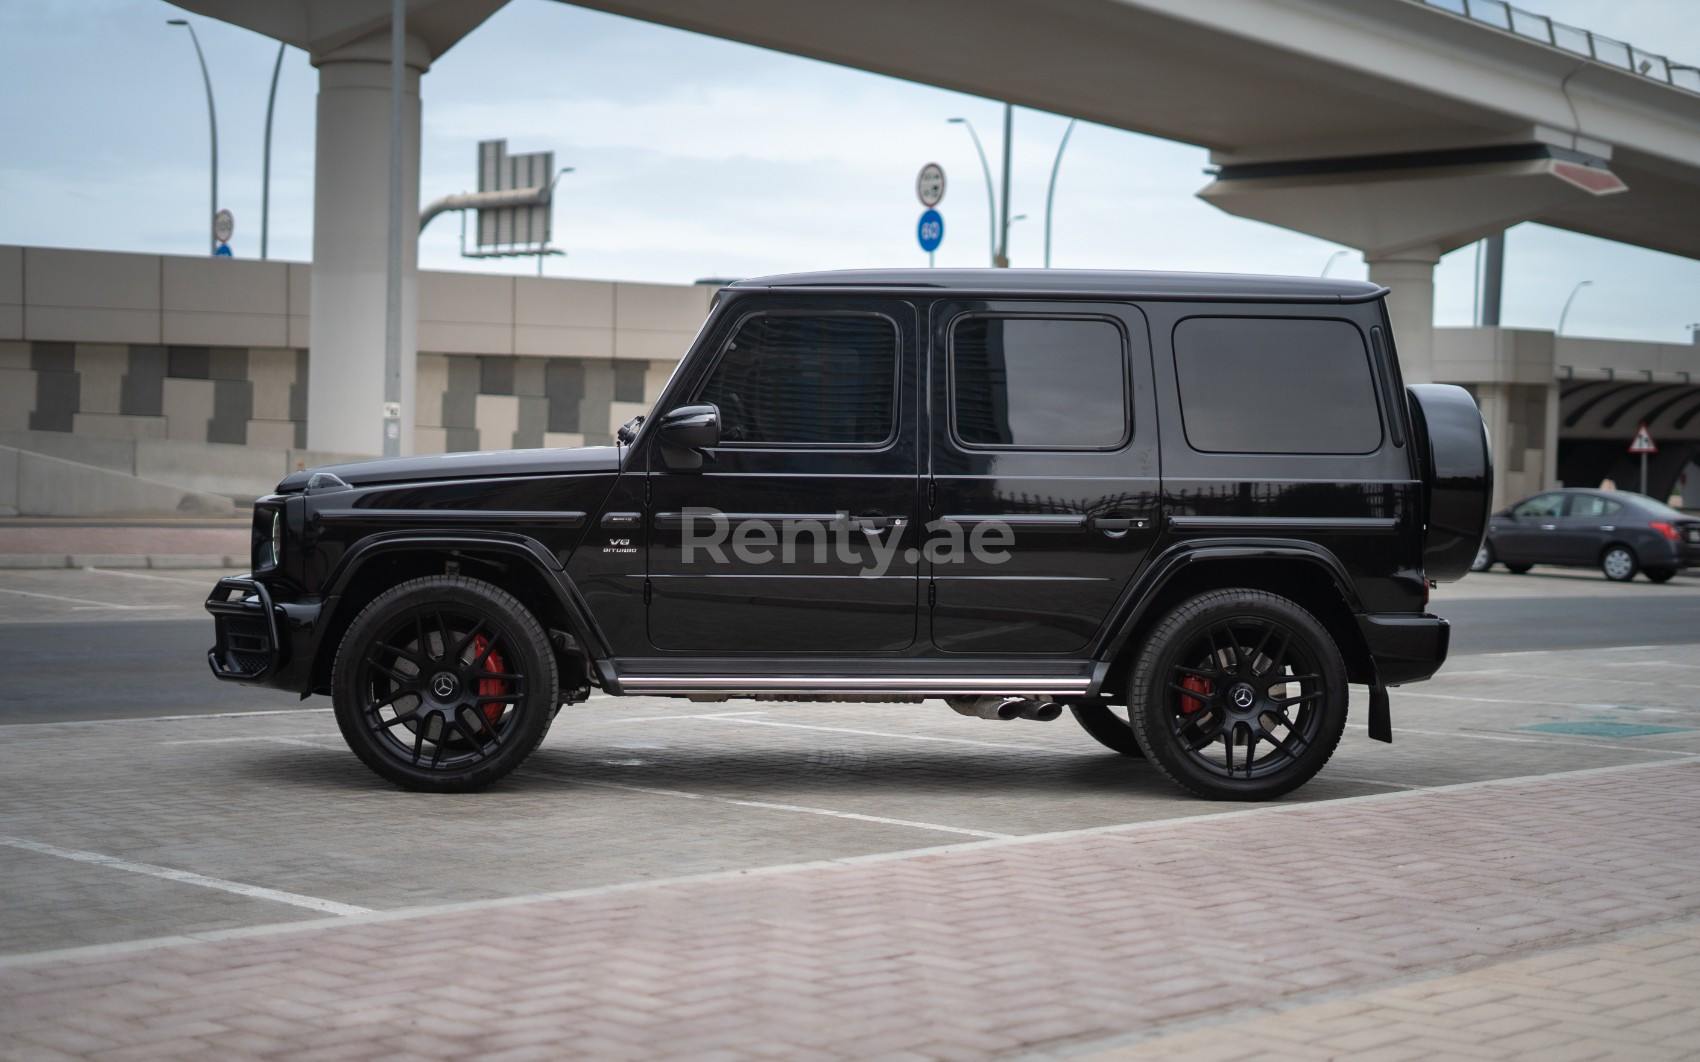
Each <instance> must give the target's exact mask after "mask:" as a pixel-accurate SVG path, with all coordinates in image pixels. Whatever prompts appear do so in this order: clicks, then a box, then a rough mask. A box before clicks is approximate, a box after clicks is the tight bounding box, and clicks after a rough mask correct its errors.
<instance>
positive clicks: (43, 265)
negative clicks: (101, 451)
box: [0, 246, 714, 479]
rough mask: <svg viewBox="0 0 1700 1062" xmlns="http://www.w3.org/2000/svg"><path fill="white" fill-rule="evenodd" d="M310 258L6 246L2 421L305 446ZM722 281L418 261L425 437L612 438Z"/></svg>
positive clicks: (512, 440)
mask: <svg viewBox="0 0 1700 1062" xmlns="http://www.w3.org/2000/svg"><path fill="white" fill-rule="evenodd" d="M308 272H309V270H308V267H307V266H306V265H305V264H302V263H295V262H256V261H247V260H238V259H227V258H216V259H215V258H199V257H178V256H170V255H139V254H121V253H116V252H108V251H79V250H67V249H61V248H40V247H14V246H0V432H7V431H37V432H57V433H65V434H71V435H76V436H85V437H91V438H94V437H98V438H110V439H129V440H160V441H172V442H200V443H206V442H211V443H227V444H234V445H239V446H244V445H245V446H255V447H264V448H267V449H270V450H276V451H282V450H285V449H292V448H293V449H299V448H302V447H304V446H305V445H306V417H307V394H308V382H309V381H308V356H307V350H306V345H307V336H308V324H309V321H310V314H311V307H310V305H309V288H308ZM713 293H714V289H713V288H712V287H709V286H700V285H665V284H637V283H616V282H609V281H590V280H563V279H555V278H545V277H511V276H488V275H484V274H468V273H433V272H426V273H421V274H420V300H419V347H420V351H421V353H420V355H419V365H418V377H417V385H416V393H415V395H414V399H415V402H414V406H413V411H412V412H413V415H414V420H415V424H416V428H415V431H416V436H415V440H416V441H415V450H416V451H417V452H420V453H437V452H443V451H447V450H472V449H505V448H508V447H516V446H518V447H524V446H566V445H583V444H586V443H605V442H608V441H610V440H611V438H612V432H613V429H614V428H616V427H618V426H619V425H620V424H622V423H624V422H625V421H626V420H628V419H630V418H631V417H632V416H634V415H636V414H638V413H641V412H644V411H645V410H647V409H648V407H649V404H650V403H652V402H653V401H654V400H655V398H656V397H657V394H658V392H659V389H660V387H661V385H662V384H663V383H665V382H666V380H667V377H668V375H669V374H670V373H671V372H672V369H673V366H674V365H675V364H676V363H677V361H678V359H679V357H680V356H681V355H682V354H683V353H684V351H685V349H686V347H687V346H689V344H690V341H691V338H692V337H693V336H694V335H695V334H696V331H697V329H698V328H699V327H700V325H701V324H702V320H703V318H704V317H705V316H706V315H707V312H708V306H709V301H710V300H711V299H712V297H713ZM273 478H274V479H275V476H274V477H273Z"/></svg>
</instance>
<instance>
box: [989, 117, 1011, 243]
mask: <svg viewBox="0 0 1700 1062" xmlns="http://www.w3.org/2000/svg"><path fill="white" fill-rule="evenodd" d="M1014 139H1015V107H1014V105H1012V104H1008V103H1006V104H1004V105H1003V202H1002V204H1001V205H1002V207H1003V232H1002V234H1001V236H1000V238H999V239H998V256H997V259H996V260H995V261H994V262H992V265H994V266H996V267H997V268H999V269H1008V268H1009V151H1010V143H1011V142H1012V141H1013V140H1014Z"/></svg>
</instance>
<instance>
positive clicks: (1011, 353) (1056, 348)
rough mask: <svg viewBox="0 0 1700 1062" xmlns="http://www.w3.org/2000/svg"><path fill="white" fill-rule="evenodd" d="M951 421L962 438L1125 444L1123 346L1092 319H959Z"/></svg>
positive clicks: (1050, 444)
mask: <svg viewBox="0 0 1700 1062" xmlns="http://www.w3.org/2000/svg"><path fill="white" fill-rule="evenodd" d="M950 384H951V427H952V431H953V432H954V433H955V435H956V439H957V441H958V442H960V443H961V444H962V445H964V446H967V447H972V448H1008V449H1021V450H1114V449H1116V448H1117V447H1120V446H1121V445H1122V444H1123V443H1125V442H1126V441H1127V438H1128V428H1129V423H1128V421H1129V413H1128V397H1127V344H1126V342H1125V341H1124V339H1123V336H1122V330H1121V328H1120V327H1119V326H1117V325H1116V324H1115V323H1114V322H1112V321H1109V320H1106V319H1104V318H1101V317H1009V316H993V315H975V316H972V317H962V318H959V319H958V320H957V321H956V323H955V324H954V326H953V327H952V328H951V333H950Z"/></svg>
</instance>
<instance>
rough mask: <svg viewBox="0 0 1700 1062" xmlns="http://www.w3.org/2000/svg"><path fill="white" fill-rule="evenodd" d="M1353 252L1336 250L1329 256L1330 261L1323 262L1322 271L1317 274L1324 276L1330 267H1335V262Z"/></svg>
mask: <svg viewBox="0 0 1700 1062" xmlns="http://www.w3.org/2000/svg"><path fill="white" fill-rule="evenodd" d="M1351 253H1352V252H1350V251H1335V252H1334V253H1333V254H1331V255H1329V256H1328V261H1327V262H1325V263H1323V266H1322V272H1321V273H1319V274H1317V275H1318V276H1324V277H1325V276H1327V275H1328V271H1329V270H1330V269H1333V268H1334V263H1335V262H1338V261H1339V260H1340V259H1342V258H1344V257H1345V256H1347V255H1349V254H1351Z"/></svg>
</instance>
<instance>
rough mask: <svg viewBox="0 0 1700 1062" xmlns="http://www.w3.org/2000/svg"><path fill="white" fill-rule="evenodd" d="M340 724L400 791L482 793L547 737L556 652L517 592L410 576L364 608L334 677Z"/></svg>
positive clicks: (343, 647)
mask: <svg viewBox="0 0 1700 1062" xmlns="http://www.w3.org/2000/svg"><path fill="white" fill-rule="evenodd" d="M331 684H332V703H333V705H334V706H335V709H336V721H337V726H338V727H339V728H340V729H341V730H342V736H343V738H344V739H345V740H346V741H347V742H348V746H349V748H351V749H353V750H354V754H355V755H356V756H359V757H360V760H361V762H363V763H365V764H366V766H368V767H370V768H371V769H372V770H374V771H376V772H377V773H378V774H380V775H382V776H383V777H385V778H387V779H389V780H390V781H392V782H394V783H395V784H397V785H399V786H402V787H404V788H407V789H418V790H428V791H434V792H447V793H462V792H469V791H472V790H477V789H482V788H484V787H485V786H487V785H489V784H490V783H492V782H494V781H496V780H497V779H498V778H501V777H502V776H503V775H505V774H507V773H508V772H509V771H511V770H513V769H514V768H515V767H517V766H519V763H520V761H521V760H523V759H525V757H526V756H527V755H529V754H530V753H531V750H532V749H534V748H536V747H537V745H538V743H539V742H541V741H542V740H543V734H544V732H545V731H547V730H548V728H549V720H550V718H551V717H552V715H553V712H554V708H555V705H556V703H557V686H558V679H557V676H556V670H555V654H554V652H553V650H552V649H551V647H550V645H549V640H548V636H547V635H546V634H544V632H543V628H542V627H541V626H539V625H538V623H537V620H536V619H535V618H534V617H533V616H532V615H531V613H530V612H529V611H527V610H526V608H525V606H524V605H522V604H520V603H519V601H518V600H517V599H516V598H514V596H513V595H511V594H509V593H507V592H506V591H504V590H501V589H499V588H497V587H495V586H491V585H490V584H489V583H485V582H480V581H479V580H476V579H468V578H465V577H464V576H449V575H436V576H430V577H427V578H424V579H414V580H411V581H409V582H405V583H402V584H401V585H400V586H396V587H394V588H392V589H390V590H387V591H385V592H384V593H382V594H380V595H379V596H378V597H377V598H375V599H374V600H373V601H372V603H371V604H369V605H367V606H366V608H365V609H364V610H362V611H361V613H360V615H359V616H357V617H355V620H354V623H353V624H351V625H350V626H349V628H348V633H347V634H346V635H344V636H343V639H342V645H341V646H340V647H339V648H338V649H337V656H336V664H335V669H334V671H333V673H332V679H331Z"/></svg>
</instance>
